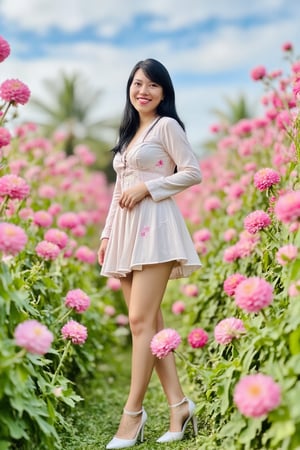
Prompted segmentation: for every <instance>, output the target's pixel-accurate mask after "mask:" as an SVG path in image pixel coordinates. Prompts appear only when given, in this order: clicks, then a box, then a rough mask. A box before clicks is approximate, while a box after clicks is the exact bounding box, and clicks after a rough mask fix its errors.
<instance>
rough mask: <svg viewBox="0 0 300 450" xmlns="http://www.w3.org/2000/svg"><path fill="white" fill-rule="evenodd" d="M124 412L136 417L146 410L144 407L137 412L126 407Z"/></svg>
mask: <svg viewBox="0 0 300 450" xmlns="http://www.w3.org/2000/svg"><path fill="white" fill-rule="evenodd" d="M123 412H124V414H127V416H133V417H135V416H139V415H140V414H142V412H144V408H142V409H141V410H140V411H137V412H131V411H128V410H127V409H125V408H124V409H123Z"/></svg>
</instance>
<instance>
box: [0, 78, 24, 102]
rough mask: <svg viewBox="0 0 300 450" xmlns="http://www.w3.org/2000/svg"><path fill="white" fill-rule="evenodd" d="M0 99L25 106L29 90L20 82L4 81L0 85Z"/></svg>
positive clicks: (14, 80) (13, 80)
mask: <svg viewBox="0 0 300 450" xmlns="http://www.w3.org/2000/svg"><path fill="white" fill-rule="evenodd" d="M0 97H1V98H2V100H4V101H5V102H8V103H13V104H18V103H19V104H21V105H25V103H27V102H28V100H29V97H30V90H29V88H28V87H27V86H26V84H24V83H22V81H20V80H16V79H12V80H6V81H3V83H2V84H1V85H0Z"/></svg>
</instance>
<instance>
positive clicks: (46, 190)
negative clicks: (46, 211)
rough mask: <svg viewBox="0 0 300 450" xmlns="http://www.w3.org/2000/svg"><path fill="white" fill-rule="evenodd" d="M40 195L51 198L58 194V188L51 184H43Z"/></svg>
mask: <svg viewBox="0 0 300 450" xmlns="http://www.w3.org/2000/svg"><path fill="white" fill-rule="evenodd" d="M38 193H39V196H40V197H41V198H49V199H52V198H54V197H55V196H56V189H55V188H54V187H53V186H50V185H49V184H43V185H42V186H40V187H39V192H38Z"/></svg>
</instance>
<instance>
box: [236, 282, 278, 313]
mask: <svg viewBox="0 0 300 450" xmlns="http://www.w3.org/2000/svg"><path fill="white" fill-rule="evenodd" d="M272 301H273V287H272V285H271V284H270V283H268V282H267V281H266V280H264V279H263V278H259V277H250V278H246V280H243V281H241V282H240V283H239V284H238V286H237V287H236V290H235V304H236V305H237V306H238V307H239V308H242V309H243V310H244V311H246V312H258V311H260V310H261V309H262V308H265V307H266V306H268V305H269V304H270V303H271V302H272Z"/></svg>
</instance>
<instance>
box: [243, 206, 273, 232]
mask: <svg viewBox="0 0 300 450" xmlns="http://www.w3.org/2000/svg"><path fill="white" fill-rule="evenodd" d="M270 225H271V218H270V216H269V215H268V214H267V213H265V212H264V211H262V210H259V209H258V210H257V211H253V212H252V213H250V214H248V216H246V217H245V219H244V227H245V229H246V230H247V231H248V233H250V234H255V233H257V232H258V231H260V230H262V229H264V228H267V227H268V226H270Z"/></svg>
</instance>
